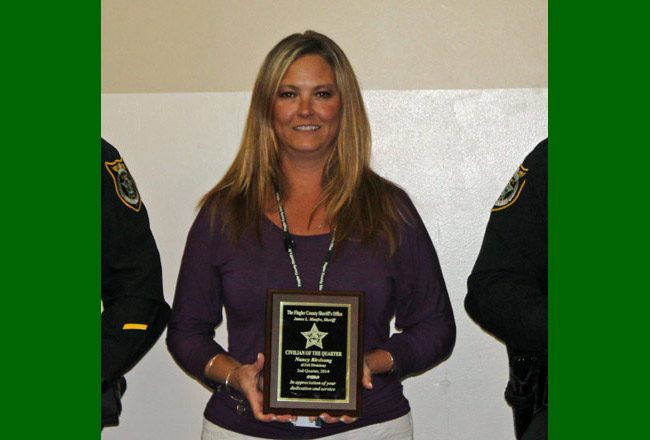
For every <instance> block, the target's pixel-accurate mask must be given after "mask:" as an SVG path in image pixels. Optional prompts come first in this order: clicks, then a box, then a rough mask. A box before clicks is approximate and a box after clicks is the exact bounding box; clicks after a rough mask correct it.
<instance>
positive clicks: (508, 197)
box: [492, 165, 528, 212]
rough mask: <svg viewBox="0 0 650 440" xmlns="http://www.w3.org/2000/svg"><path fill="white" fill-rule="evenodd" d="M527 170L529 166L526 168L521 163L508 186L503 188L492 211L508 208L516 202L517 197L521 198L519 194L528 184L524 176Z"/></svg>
mask: <svg viewBox="0 0 650 440" xmlns="http://www.w3.org/2000/svg"><path fill="white" fill-rule="evenodd" d="M527 172H528V168H525V167H524V166H523V165H519V169H518V170H517V171H516V172H515V174H514V175H513V176H512V178H511V179H510V182H508V184H507V185H506V187H505V188H504V189H503V192H502V193H501V195H500V196H499V199H498V200H497V201H496V202H495V204H494V206H493V207H492V212H495V211H501V210H502V209H506V208H508V207H510V206H512V205H514V204H515V202H516V201H517V199H519V195H521V192H522V191H523V189H524V186H525V185H526V179H524V176H526V173H527Z"/></svg>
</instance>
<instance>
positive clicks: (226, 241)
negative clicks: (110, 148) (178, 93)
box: [167, 31, 455, 439]
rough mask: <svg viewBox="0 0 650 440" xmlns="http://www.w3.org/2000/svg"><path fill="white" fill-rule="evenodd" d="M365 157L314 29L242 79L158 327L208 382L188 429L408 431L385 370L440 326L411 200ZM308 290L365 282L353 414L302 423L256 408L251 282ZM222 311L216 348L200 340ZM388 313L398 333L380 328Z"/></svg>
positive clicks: (401, 364)
mask: <svg viewBox="0 0 650 440" xmlns="http://www.w3.org/2000/svg"><path fill="white" fill-rule="evenodd" d="M369 160H370V127H369V123H368V118H367V116H366V112H365V108H364V104H363V100H362V97H361V92H360V90H359V85H358V83H357V80H356V77H355V75H354V72H353V71H352V67H351V66H350V63H349V61H348V60H347V58H346V56H345V54H344V53H343V52H342V50H341V49H340V48H339V47H338V46H337V45H336V43H334V42H333V41H332V40H330V39H329V38H327V37H326V36H324V35H322V34H318V33H316V32H311V31H307V32H305V33H304V34H293V35H290V36H288V37H286V38H285V39H283V40H282V41H280V42H279V43H278V44H277V45H276V46H275V47H274V48H273V49H272V50H271V52H270V53H269V54H268V55H267V57H266V59H265V60H264V63H263V64H262V66H261V68H260V71H259V74H258V76H257V80H256V82H255V87H254V90H253V95H252V100H251V105H250V110H249V113H248V118H247V122H246V127H245V130H244V136H243V138H242V142H241V146H240V149H239V153H238V155H237V157H236V159H235V161H234V162H233V164H232V166H231V167H230V169H229V170H228V172H227V173H226V175H225V176H224V177H223V178H222V179H221V181H220V182H219V183H218V184H217V185H216V186H215V187H214V188H213V189H212V190H211V191H209V192H208V193H207V194H206V195H205V196H204V198H203V200H202V201H201V204H200V205H201V210H200V212H199V214H198V216H197V219H196V220H195V222H194V224H193V226H192V228H191V230H190V233H189V236H188V240H187V244H186V249H185V254H184V257H183V262H182V265H181V270H180V274H179V279H178V285H177V290H176V296H175V299H174V305H173V310H172V317H171V320H170V324H169V330H168V333H167V344H168V347H169V350H170V352H171V353H172V355H173V356H174V357H175V358H176V360H177V361H178V362H179V364H180V365H181V366H183V367H184V368H185V369H187V371H188V372H189V373H190V374H192V375H193V376H194V377H196V378H197V379H199V380H200V381H202V382H204V383H207V384H209V385H211V386H214V387H215V388H216V389H217V390H218V392H215V393H213V395H212V397H211V399H210V401H209V402H208V405H207V408H206V410H205V413H204V416H205V420H204V431H203V439H213V438H215V439H216V438H247V437H246V436H251V437H265V438H317V437H324V436H331V435H339V433H342V434H340V435H339V437H340V436H346V435H351V436H350V437H349V438H373V439H376V438H382V436H383V437H384V438H407V439H408V438H412V427H411V420H410V413H409V411H410V408H409V404H408V401H407V400H406V398H405V397H404V395H403V393H402V386H401V383H400V378H401V377H402V376H404V375H406V374H409V373H414V372H418V371H422V370H424V369H426V368H429V367H431V366H432V365H434V364H436V363H438V362H440V361H442V360H443V359H444V358H446V357H447V356H448V355H449V354H450V352H451V349H452V347H453V343H454V339H455V324H454V319H453V313H452V309H451V305H450V302H449V297H448V295H447V291H446V288H445V284H444V280H443V277H442V273H441V271H440V265H439V263H438V259H437V256H436V254H435V250H434V248H433V245H432V243H431V240H430V238H429V236H428V234H427V232H426V229H425V227H424V225H423V223H422V221H421V219H420V217H419V216H418V214H417V212H416V210H415V207H414V206H413V204H412V203H411V201H410V200H409V198H408V196H407V195H406V194H405V193H404V192H403V191H401V190H400V189H398V188H397V187H396V186H395V185H394V184H392V183H390V182H388V181H386V180H384V179H382V178H381V177H379V176H378V175H376V174H375V173H374V172H373V171H372V170H371V169H370V167H369ZM285 243H286V244H287V246H285ZM327 263H329V264H327ZM319 283H320V286H319ZM319 287H320V289H321V290H322V288H323V287H324V288H325V289H326V290H330V291H350V290H356V291H363V292H365V317H364V326H363V328H364V340H365V347H366V349H367V351H366V353H365V355H364V374H363V381H362V384H363V387H364V390H363V396H362V401H363V408H362V416H361V417H360V418H358V419H355V418H351V417H348V416H342V417H331V416H330V415H328V414H322V415H321V416H320V419H321V420H322V421H323V422H324V423H322V427H321V428H318V429H317V428H313V427H301V426H296V424H295V419H296V417H295V416H293V415H291V414H264V413H263V412H262V392H261V388H262V387H263V384H262V382H261V372H262V370H263V367H264V356H263V355H262V354H261V352H262V351H263V349H264V332H265V325H264V320H265V301H266V291H267V289H269V288H276V289H296V288H302V289H307V290H318V289H319ZM222 309H225V311H226V313H227V314H228V320H227V326H228V340H229V343H228V349H227V351H226V350H225V349H224V348H223V347H221V346H219V345H218V344H217V343H216V342H215V341H214V328H215V327H216V326H217V325H219V323H220V322H221V321H222ZM393 316H395V319H396V321H395V323H396V326H397V327H398V328H400V329H402V331H401V332H400V333H397V334H395V335H393V336H390V334H389V333H390V320H391V318H392V317H393ZM219 384H222V385H224V386H219ZM312 419H313V418H312ZM292 422H293V423H292ZM345 431H350V432H347V433H346V432H345ZM235 433H239V434H242V435H244V437H237V434H235ZM228 435H235V437H229V436H228ZM339 437H337V438H339ZM341 438H343V437H341ZM345 438H347V437H345Z"/></svg>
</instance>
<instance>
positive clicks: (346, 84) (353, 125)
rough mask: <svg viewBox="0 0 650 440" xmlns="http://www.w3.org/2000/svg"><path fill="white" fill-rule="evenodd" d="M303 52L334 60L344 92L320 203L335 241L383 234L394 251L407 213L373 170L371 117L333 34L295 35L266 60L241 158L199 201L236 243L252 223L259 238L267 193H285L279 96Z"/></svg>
mask: <svg viewBox="0 0 650 440" xmlns="http://www.w3.org/2000/svg"><path fill="white" fill-rule="evenodd" d="M305 55H319V56H321V57H322V58H323V59H324V60H325V61H326V62H327V63H328V64H329V65H330V67H331V68H332V70H333V71H334V75H335V78H336V85H337V87H338V90H339V93H340V96H341V122H340V126H339V133H338V136H337V138H336V141H335V147H334V148H333V149H332V152H331V154H330V157H329V159H328V161H327V163H326V165H325V171H324V173H323V193H322V196H321V199H320V201H319V203H318V205H317V207H318V206H324V208H325V212H326V216H327V220H328V222H329V224H330V226H331V228H332V229H336V237H337V243H339V242H341V243H342V242H344V241H345V240H346V239H347V238H349V237H351V236H353V235H355V236H358V238H360V239H361V240H362V241H373V240H374V239H375V238H377V237H379V236H381V237H383V238H385V239H386V240H387V242H388V245H389V249H390V253H391V254H392V253H393V252H394V251H395V249H396V247H397V244H398V234H399V233H398V223H399V219H400V217H404V213H403V212H402V210H401V209H398V203H399V201H398V200H399V198H398V197H396V191H397V189H396V187H395V185H393V184H392V183H390V182H388V181H387V180H385V179H383V178H381V177H380V176H378V175H377V174H376V173H374V172H373V171H372V170H371V169H370V146H371V136H370V124H369V122H368V116H367V114H366V109H365V106H364V103H363V98H362V96H361V90H360V88H359V84H358V82H357V78H356V76H355V74H354V71H353V70H352V66H351V65H350V62H349V61H348V59H347V57H346V56H345V54H344V53H343V51H342V50H341V48H340V47H339V46H338V45H337V44H336V43H335V42H334V41H332V40H331V39H330V38H328V37H326V36H325V35H323V34H319V33H317V32H314V31H306V32H304V33H302V34H299V33H297V34H292V35H289V36H288V37H286V38H284V39H283V40H282V41H280V42H279V43H278V44H277V45H276V46H275V47H274V48H273V49H272V50H271V51H270V52H269V53H268V55H267V56H266V58H265V59H264V62H263V63H262V66H261V67H260V70H259V72H258V74H257V79H256V80H255V86H254V88H253V94H252V98H251V104H250V108H249V111H248V117H247V119H246V126H245V128H244V133H243V136H242V140H241V144H240V147H239V152H238V153H237V157H236V158H235V160H234V161H233V163H232V165H231V166H230V168H229V169H228V171H227V172H226V174H225V175H224V177H223V178H222V179H221V181H219V183H218V184H217V185H216V186H215V187H214V188H212V189H211V190H210V191H209V192H208V193H207V194H206V195H205V196H203V198H202V199H201V201H200V203H199V204H200V205H201V206H204V205H207V206H209V208H210V210H211V213H212V217H213V218H215V217H216V216H217V215H221V216H222V217H221V218H222V220H223V227H224V229H225V230H227V231H228V232H229V233H230V235H231V237H232V238H233V239H234V240H235V241H236V242H237V241H239V239H240V238H241V235H242V234H243V232H244V230H245V229H246V228H247V227H249V226H251V225H255V226H256V230H257V235H258V238H259V236H260V223H261V219H262V215H264V211H265V209H266V207H267V206H268V203H269V200H271V196H272V194H273V193H274V191H276V190H278V191H280V194H282V192H283V187H284V179H283V174H282V171H281V168H280V160H279V149H280V146H279V143H278V139H277V137H276V135H275V132H274V131H273V126H272V117H273V114H272V112H273V102H274V99H275V97H276V94H277V92H278V88H279V85H280V82H281V81H282V78H283V77H284V75H285V73H286V71H287V69H288V68H289V66H291V64H292V63H293V62H294V61H296V60H297V59H298V58H300V57H302V56H305ZM315 209H316V208H315ZM315 209H314V211H315Z"/></svg>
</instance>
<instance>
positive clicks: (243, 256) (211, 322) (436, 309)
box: [167, 193, 456, 438]
mask: <svg viewBox="0 0 650 440" xmlns="http://www.w3.org/2000/svg"><path fill="white" fill-rule="evenodd" d="M401 198H403V202H404V203H403V204H404V206H405V209H407V210H409V211H411V212H410V217H411V218H412V220H410V221H409V223H404V224H402V225H401V227H400V244H399V246H398V248H397V250H396V252H395V253H394V254H393V255H392V256H391V257H388V253H387V250H386V248H384V247H382V246H374V245H367V244H362V243H360V242H358V241H355V240H352V239H351V240H348V241H347V242H346V243H344V244H342V245H340V249H338V252H335V255H334V258H333V260H332V262H331V263H330V264H329V266H328V269H327V274H326V277H325V287H324V288H325V290H340V291H353V290H354V291H359V290H360V291H363V292H365V303H364V308H365V310H364V315H365V316H364V326H363V330H364V344H365V349H366V351H370V350H373V349H377V348H381V349H384V350H387V351H389V352H390V353H391V354H392V356H393V358H394V359H395V365H396V368H397V369H396V371H395V372H393V373H391V374H385V375H375V376H374V377H373V389H372V390H365V389H364V390H363V391H362V393H363V396H362V405H363V407H362V417H360V418H359V419H358V420H357V421H356V422H354V423H352V424H350V425H346V424H343V423H337V424H332V425H324V426H323V427H322V428H320V429H315V428H303V427H294V426H293V425H292V424H291V423H277V422H272V423H264V422H259V421H257V420H255V419H254V418H253V417H252V415H251V412H250V410H248V411H246V412H245V413H244V414H243V415H241V416H240V415H237V412H236V411H235V405H236V402H235V401H234V400H233V399H231V398H230V397H229V396H228V394H227V393H226V392H217V391H215V392H214V393H213V394H212V397H211V398H210V400H209V402H208V404H207V407H206V409H205V412H204V416H205V417H206V418H207V419H208V420H210V421H211V422H212V423H215V424H217V425H220V426H222V427H224V428H226V429H229V430H232V431H236V432H239V433H243V434H246V435H250V436H256V437H266V438H317V437H322V436H327V435H331V434H335V433H338V432H342V431H345V430H349V429H355V428H359V427H362V426H366V425H370V424H374V423H380V422H385V421H388V420H392V419H394V418H397V417H400V416H403V415H404V414H406V413H408V412H409V410H410V407H409V403H408V400H407V399H406V398H405V397H404V395H403V392H402V385H401V383H400V377H402V376H404V375H407V374H410V373H416V372H420V371H422V370H425V369H427V368H429V367H431V366H432V365H435V364H437V363H438V362H440V361H442V360H444V359H445V358H446V357H447V356H448V355H449V354H450V353H451V350H452V348H453V344H454V340H455V335H456V327H455V324H454V317H453V312H452V308H451V304H450V301H449V296H448V294H447V289H446V287H445V282H444V279H443V276H442V272H441V269H440V264H439V262H438V257H437V255H436V252H435V250H434V247H433V244H432V242H431V239H430V237H429V235H428V233H427V231H426V228H425V226H424V224H423V223H422V220H421V219H420V217H419V215H418V214H417V211H416V210H415V207H414V206H413V204H412V203H411V201H410V199H409V198H408V196H406V194H404V193H401ZM290 221H291V219H289V222H290ZM289 227H291V225H290V224H289ZM261 229H262V234H261V241H258V240H257V238H256V236H255V233H254V232H253V230H251V231H250V233H249V234H245V235H244V236H243V237H242V239H241V241H240V243H239V245H235V244H233V243H232V242H231V241H230V240H229V239H228V238H227V236H226V235H225V234H224V233H223V232H222V231H221V224H220V222H219V221H218V220H217V221H216V222H215V223H214V227H213V228H211V227H210V217H209V210H208V209H206V208H203V209H202V210H201V211H200V212H199V214H198V216H197V218H196V220H195V222H194V224H193V225H192V228H191V230H190V232H189V235H188V238H187V243H186V247H185V253H184V256H183V260H182V263H181V269H180V274H179V277H178V283H177V287H176V296H175V298H174V304H173V308H172V315H171V319H170V321H169V326H168V330H167V345H168V348H169V351H170V352H171V354H172V355H173V356H174V358H175V359H176V360H177V362H178V363H179V364H180V365H181V366H182V367H183V368H184V369H186V370H187V372H189V374H191V375H192V376H194V377H195V378H196V379H198V380H200V381H202V382H205V383H209V381H208V379H207V378H206V377H205V375H204V369H205V366H206V364H207V363H208V361H209V360H210V359H211V358H212V357H213V356H215V355H216V354H219V353H227V354H228V355H230V356H232V357H233V358H235V359H237V360H238V361H239V362H241V363H244V364H248V363H252V362H254V361H255V358H256V356H257V353H260V352H264V332H265V317H266V315H265V305H266V294H267V289H269V288H276V289H296V288H297V287H296V279H295V277H294V274H293V269H292V267H291V263H290V260H289V257H288V255H287V252H286V250H285V247H284V235H283V231H282V229H280V228H279V227H277V226H276V225H275V224H273V223H272V222H271V221H270V220H268V219H266V218H264V220H263V222H262V228H261ZM330 238H331V235H330V234H323V235H313V236H294V240H295V243H296V246H295V249H294V251H295V258H296V261H297V264H298V267H299V270H300V275H301V278H302V282H303V287H302V289H305V290H317V289H318V279H319V276H320V271H321V267H322V264H323V259H324V258H325V255H326V253H327V247H328V245H329V241H330ZM223 310H225V311H226V314H227V317H228V319H227V330H228V347H227V348H226V347H222V346H221V345H219V344H218V343H217V342H216V341H215V340H214V334H215V332H214V329H215V327H216V326H218V325H219V324H220V323H221V322H222V317H223V315H222V313H223ZM393 316H394V317H395V326H396V328H397V329H398V330H399V331H398V332H397V333H394V334H393V335H392V336H391V335H390V321H391V319H392V317H393Z"/></svg>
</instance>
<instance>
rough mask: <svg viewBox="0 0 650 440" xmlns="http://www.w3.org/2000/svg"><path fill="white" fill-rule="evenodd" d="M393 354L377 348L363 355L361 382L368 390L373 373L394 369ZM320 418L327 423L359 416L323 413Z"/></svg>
mask: <svg viewBox="0 0 650 440" xmlns="http://www.w3.org/2000/svg"><path fill="white" fill-rule="evenodd" d="M393 366H394V365H393V356H392V355H391V354H390V353H389V352H387V351H386V350H382V349H377V350H373V351H370V352H368V353H366V354H365V355H364V356H363V378H362V379H361V384H362V385H363V387H364V388H365V389H367V390H371V389H372V375H373V374H383V373H388V372H390V371H391V370H392V369H393ZM319 417H320V419H321V420H322V421H323V422H325V423H338V422H341V423H346V424H350V423H354V422H356V421H357V419H358V417H350V416H345V415H344V416H340V417H334V416H330V415H329V414H327V413H323V414H321V415H320V416H319ZM309 419H310V420H312V421H313V420H316V417H310V418H309Z"/></svg>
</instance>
